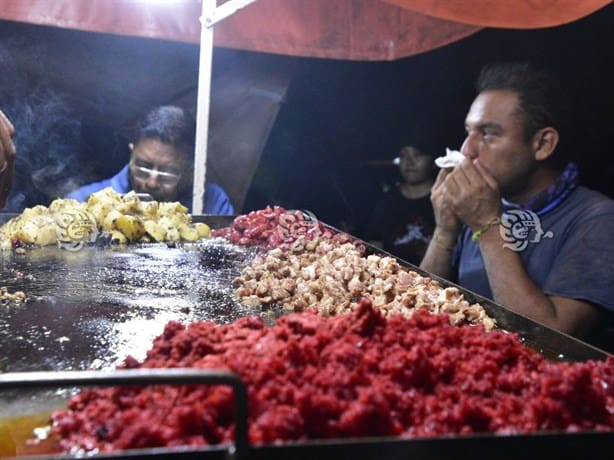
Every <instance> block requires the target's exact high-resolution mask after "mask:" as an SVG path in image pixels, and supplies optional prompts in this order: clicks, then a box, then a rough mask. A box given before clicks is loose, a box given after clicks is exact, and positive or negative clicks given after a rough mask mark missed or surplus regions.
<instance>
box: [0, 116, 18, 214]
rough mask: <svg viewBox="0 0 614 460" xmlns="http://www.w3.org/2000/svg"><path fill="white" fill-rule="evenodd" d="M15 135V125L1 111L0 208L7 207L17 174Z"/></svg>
mask: <svg viewBox="0 0 614 460" xmlns="http://www.w3.org/2000/svg"><path fill="white" fill-rule="evenodd" d="M14 134H15V128H14V127H13V124H12V123H11V122H10V120H9V119H8V118H7V117H6V115H4V113H3V112H2V111H1V110H0V208H3V207H4V206H6V200H7V199H8V197H9V194H10V193H11V187H12V186H13V175H14V173H15V145H13V135H14Z"/></svg>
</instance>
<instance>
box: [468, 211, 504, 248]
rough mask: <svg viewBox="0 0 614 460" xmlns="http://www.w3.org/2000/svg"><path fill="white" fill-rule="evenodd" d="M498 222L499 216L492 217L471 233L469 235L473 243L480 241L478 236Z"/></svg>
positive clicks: (499, 221) (480, 236)
mask: <svg viewBox="0 0 614 460" xmlns="http://www.w3.org/2000/svg"><path fill="white" fill-rule="evenodd" d="M500 223H501V218H500V217H493V218H492V219H490V220H489V221H488V223H487V224H486V225H484V226H483V227H481V228H479V229H477V230H476V231H475V232H473V235H471V240H472V241H473V242H474V243H478V242H479V241H480V238H482V235H484V233H486V232H487V231H488V230H489V229H490V227H494V226H495V225H499V224H500Z"/></svg>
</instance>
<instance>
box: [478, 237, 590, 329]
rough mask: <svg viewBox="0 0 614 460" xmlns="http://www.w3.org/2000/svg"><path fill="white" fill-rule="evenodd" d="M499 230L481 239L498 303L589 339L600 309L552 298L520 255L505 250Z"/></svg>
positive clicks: (574, 301) (491, 286)
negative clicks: (525, 266) (533, 277)
mask: <svg viewBox="0 0 614 460" xmlns="http://www.w3.org/2000/svg"><path fill="white" fill-rule="evenodd" d="M503 243H504V241H503V240H502V239H501V237H500V235H499V232H498V231H497V228H496V227H492V228H491V229H490V230H488V231H486V232H485V233H484V234H483V235H482V237H481V238H480V240H479V245H480V252H481V254H482V259H483V260H484V267H485V269H486V275H487V277H488V282H489V284H490V288H491V291H492V293H493V297H494V300H495V301H496V302H497V303H500V304H502V305H505V306H506V307H508V308H510V309H511V310H514V311H515V312H517V313H520V314H522V315H524V316H527V317H529V318H531V319H533V320H535V321H538V322H540V323H542V324H545V325H546V326H549V327H552V328H554V329H557V330H560V331H562V332H565V333H568V334H570V335H574V336H577V337H583V336H585V335H586V334H587V333H588V332H589V331H590V329H591V328H592V326H593V325H594V324H595V323H596V322H597V321H598V319H599V311H598V309H597V307H596V306H595V305H593V304H591V303H589V302H584V301H580V300H575V299H569V298H565V297H555V296H548V295H546V294H544V293H543V292H542V290H541V289H540V288H539V287H538V286H537V285H536V284H535V283H534V282H533V281H532V280H531V278H530V277H529V275H528V273H527V271H526V269H525V268H524V265H523V263H522V260H521V258H520V256H519V255H518V253H517V252H515V251H511V250H509V249H506V248H504V247H503Z"/></svg>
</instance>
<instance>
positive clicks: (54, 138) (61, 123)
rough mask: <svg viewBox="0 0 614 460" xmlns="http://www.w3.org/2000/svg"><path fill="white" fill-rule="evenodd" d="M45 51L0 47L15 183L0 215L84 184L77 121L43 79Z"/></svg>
mask: <svg viewBox="0 0 614 460" xmlns="http://www.w3.org/2000/svg"><path fill="white" fill-rule="evenodd" d="M43 56H44V50H43V49H42V48H41V47H34V46H32V45H28V44H24V43H23V41H22V40H17V39H9V40H5V41H3V42H0V68H1V69H2V85H0V109H2V110H3V111H4V113H6V115H7V116H8V117H9V118H10V119H11V121H12V123H13V125H14V126H15V137H14V139H13V141H14V143H15V147H16V149H17V159H16V162H15V181H14V183H13V191H12V193H11V195H10V197H9V200H8V203H7V206H6V208H5V209H4V210H3V211H2V212H16V213H19V212H21V211H23V209H24V208H26V207H32V206H34V205H37V204H43V205H48V204H49V203H50V202H51V201H52V200H54V199H55V198H59V197H63V196H64V195H65V194H66V193H67V192H69V191H71V190H73V189H75V188H76V187H77V186H78V185H79V184H80V183H83V177H81V179H80V180H79V181H77V176H79V175H81V176H83V171H80V169H81V168H80V163H81V162H80V149H81V121H80V119H79V118H77V117H76V116H75V115H74V113H73V110H72V108H71V107H70V106H69V104H68V102H67V98H66V95H62V94H60V93H58V92H57V91H56V90H54V88H53V87H52V86H51V84H50V83H49V81H48V79H47V78H46V77H45V69H44V68H43V67H44V66H43V63H44V62H45V61H44V59H43Z"/></svg>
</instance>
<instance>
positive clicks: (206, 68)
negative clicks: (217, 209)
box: [192, 0, 216, 214]
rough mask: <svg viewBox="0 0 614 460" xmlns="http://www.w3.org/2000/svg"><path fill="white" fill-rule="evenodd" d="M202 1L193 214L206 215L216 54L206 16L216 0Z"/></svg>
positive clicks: (212, 8)
mask: <svg viewBox="0 0 614 460" xmlns="http://www.w3.org/2000/svg"><path fill="white" fill-rule="evenodd" d="M202 2H203V6H202V16H201V19H200V20H201V32H200V60H199V64H198V99H197V101H196V149H195V152H194V187H193V192H192V214H203V210H204V206H205V176H206V172H207V139H208V137H209V102H210V98H211V64H212V55H213V27H210V26H209V27H207V25H206V24H205V18H208V17H210V16H211V15H212V14H213V13H214V12H215V8H216V0H202Z"/></svg>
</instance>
